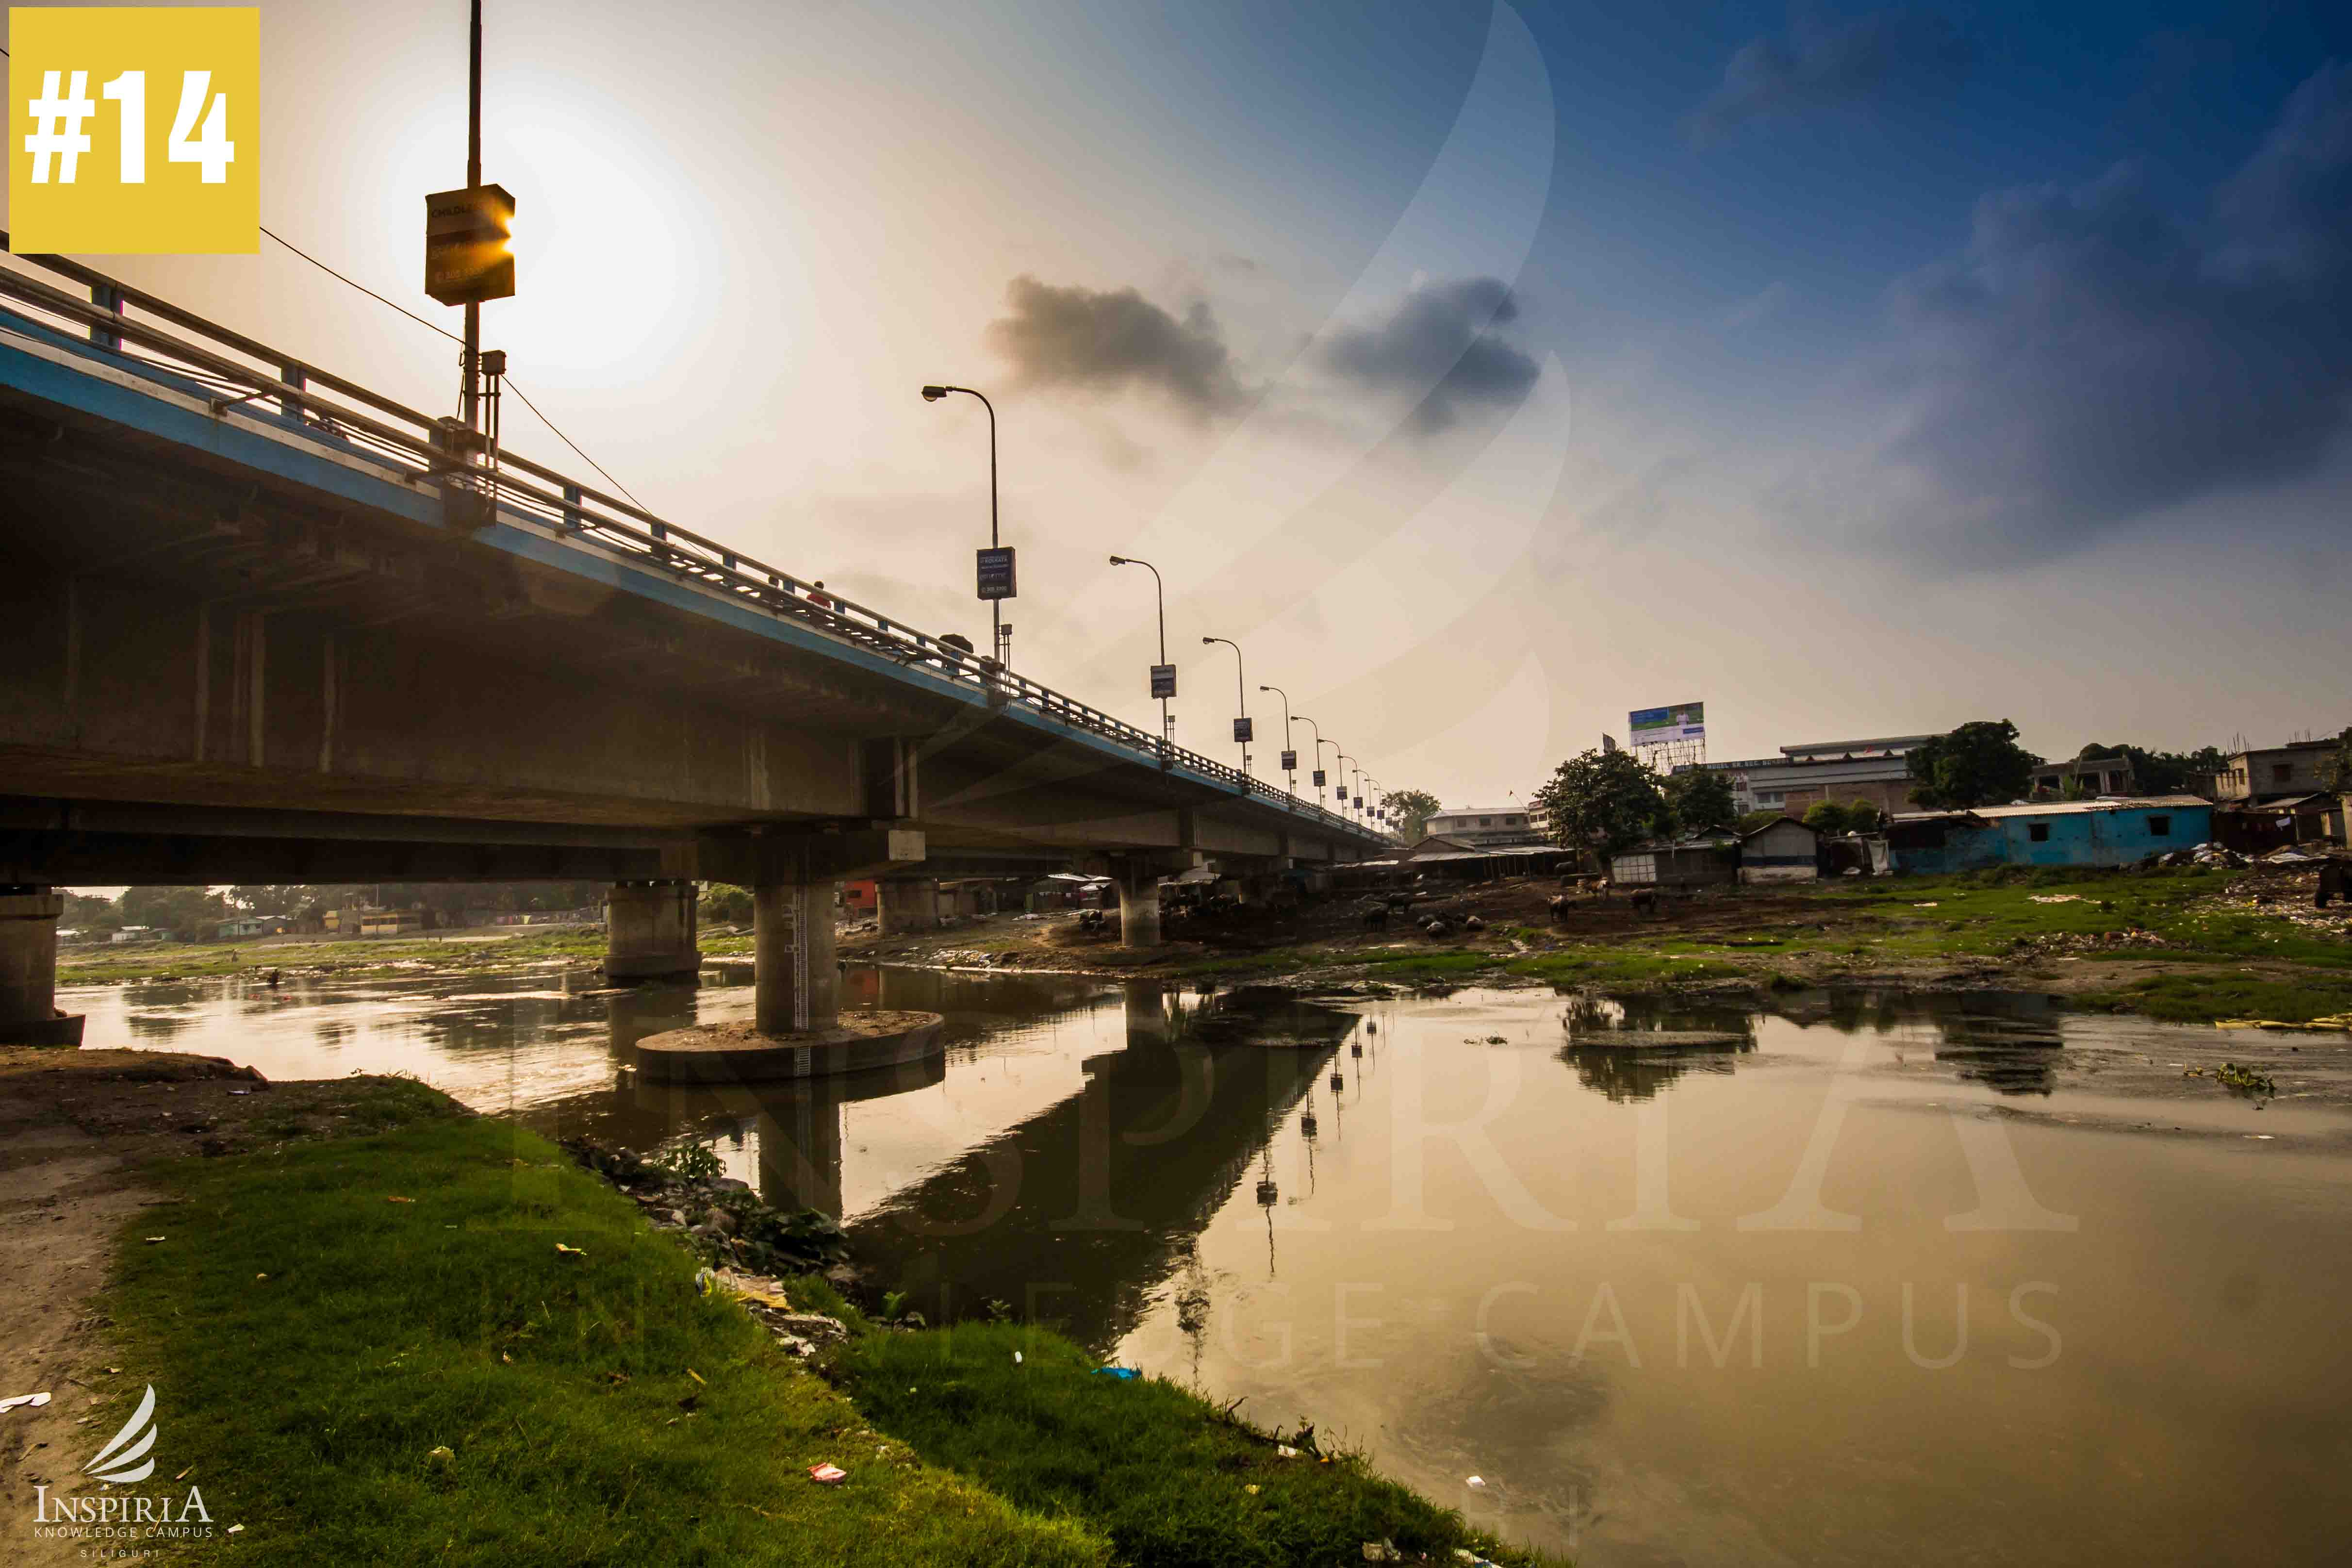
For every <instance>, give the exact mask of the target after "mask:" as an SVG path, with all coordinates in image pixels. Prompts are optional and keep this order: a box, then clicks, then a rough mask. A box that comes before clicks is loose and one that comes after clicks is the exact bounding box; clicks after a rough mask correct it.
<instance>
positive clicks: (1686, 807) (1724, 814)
mask: <svg viewBox="0 0 2352 1568" xmlns="http://www.w3.org/2000/svg"><path fill="white" fill-rule="evenodd" d="M1666 804H1667V805H1669V806H1671V807H1672V808H1673V809H1674V814H1675V826H1676V827H1678V828H1680V829H1681V830H1682V831H1683V832H1685V833H1703V832H1706V831H1707V830H1708V829H1710V828H1718V827H1728V826H1731V825H1732V824H1733V823H1734V822H1736V821H1737V820H1738V817H1739V802H1738V800H1737V799H1735V798H1734V797H1733V795H1732V793H1731V775H1730V774H1729V773H1724V772H1723V771H1721V770H1720V769H1717V768H1689V769H1686V770H1685V771H1684V772H1682V773H1669V774H1667V775H1666Z"/></svg>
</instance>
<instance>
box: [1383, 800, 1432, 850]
mask: <svg viewBox="0 0 2352 1568" xmlns="http://www.w3.org/2000/svg"><path fill="white" fill-rule="evenodd" d="M1381 805H1382V806H1384V807H1386V808H1387V809H1388V810H1390V811H1393V812H1395V813H1396V814H1397V831H1398V832H1399V833H1401V834H1402V835H1404V841H1405V842H1406V843H1408V844H1411V843H1412V842H1414V841H1415V840H1417V839H1419V838H1420V837H1422V836H1423V834H1425V833H1427V832H1428V831H1429V819H1430V818H1431V817H1433V816H1436V815H1437V814H1438V812H1439V810H1440V809H1442V808H1441V806H1440V805H1439V804H1438V799H1437V797H1436V796H1435V795H1432V794H1430V793H1429V792H1428V791H1427V790H1425V789H1392V790H1390V791H1389V792H1388V793H1387V794H1385V795H1381Z"/></svg>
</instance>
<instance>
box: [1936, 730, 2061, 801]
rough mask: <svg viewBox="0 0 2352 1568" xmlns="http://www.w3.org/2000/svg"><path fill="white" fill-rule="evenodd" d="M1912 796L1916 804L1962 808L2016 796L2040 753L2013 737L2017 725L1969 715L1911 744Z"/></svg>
mask: <svg viewBox="0 0 2352 1568" xmlns="http://www.w3.org/2000/svg"><path fill="white" fill-rule="evenodd" d="M1908 762H1909V763H1910V768H1911V776H1912V777H1913V778H1914V779H1916V780H1917V781H1918V785H1917V787H1916V788H1915V789H1913V790H1912V792H1911V798H1912V799H1913V800H1915V801H1916V802H1918V803H1919V804H1920V805H1927V806H1937V807H1941V808H1943V809H1946V810H1965V809H1967V808H1968V807H1969V806H1972V805H1999V804H2001V803H2003V802H2006V801H2012V800H2017V799H2020V798H2021V797H2022V796H2023V795H2025V793H2026V791H2027V790H2028V789H2030V788H2031V787H2032V784H2033V770H2034V769H2035V768H2037V767H2039V766H2041V765H2042V759H2041V758H2040V757H2037V756H2035V755H2034V754H2033V753H2032V752H2029V751H2027V750H2026V749H2025V748H2024V747H2022V746H2021V745H2019V744H2018V743H2017V726H2016V725H2014V724H2012V723H2011V722H2010V721H2008V720H2006V719H2003V720H2000V721H1998V722H1996V721H1992V720H1990V719H1978V720H1973V721H1970V722H1969V723H1966V724H1963V725H1961V726H1960V727H1959V728H1958V729H1957V730H1954V731H1952V732H1951V733H1950V734H1948V735H1938V736H1937V737H1936V738H1935V739H1934V740H1932V741H1927V742H1922V743H1921V744H1919V745H1916V746H1914V747H1912V748H1911V751H1910V754H1909V757H1908Z"/></svg>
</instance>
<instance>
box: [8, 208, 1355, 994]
mask: <svg viewBox="0 0 2352 1568" xmlns="http://www.w3.org/2000/svg"><path fill="white" fill-rule="evenodd" d="M0 245H5V235H0ZM0 616H5V624H6V625H7V626H9V627H10V628H11V636H10V637H9V639H8V645H7V648H6V651H5V660H0V1027H5V1028H6V1029H11V1030H19V1031H21V1030H23V1029H25V1028H27V1027H30V1026H35V1025H37V1024H39V1023H40V1022H42V1021H46V1020H47V1019H49V1018H50V1017H51V1016H53V1011H54V1009H53V1005H52V1001H51V996H50V989H51V987H50V976H51V975H52V974H53V973H54V951H55V935H54V931H55V921H56V916H57V908H58V902H59V900H58V898H57V897H56V896H55V895H54V894H53V892H52V890H51V889H53V888H55V887H58V886H68V885H74V884H82V883H113V882H138V883H172V882H182V883H215V882H288V883H300V882H353V881H455V880H467V879H478V880H510V879H532V878H549V879H592V878H599V879H607V880H609V881H610V882H612V883H613V884H614V897H613V901H612V905H611V944H612V952H611V963H612V967H613V969H614V973H616V974H620V975H623V976H628V975H632V974H649V973H664V972H675V971H677V970H681V969H687V968H691V967H692V966H693V964H694V963H695V953H694V928H693V892H692V882H693V880H694V879H712V880H723V881H730V882H737V883H741V884H745V885H748V886H750V887H751V888H752V889H754V893H755V907H756V910H757V921H758V933H759V934H758V942H757V945H758V953H759V979H758V988H759V998H760V999H759V1018H760V1022H761V1026H762V1027H776V1028H782V1027H790V1026H799V1027H809V1026H814V1025H820V1024H822V1023H824V1022H828V1021H830V1019H831V1018H832V1016H834V1014H835V1011H836V1008H837V1002H836V1000H835V993H834V980H833V975H834V973H835V965H834V963H833V962H832V942H833V923H832V918H831V910H832V905H833V901H834V900H833V890H834V889H835V886H837V884H838V882H839V881H840V880H841V879H843V878H845V877H849V876H856V875H877V874H891V875H896V876H901V877H907V876H938V875H943V874H959V873H967V874H968V873H975V872H986V871H1006V872H1019V871H1025V870H1033V869H1034V870H1041V871H1042V870H1045V869H1049V868H1054V867H1056V866H1062V865H1068V864H1072V863H1078V864H1086V865H1091V866H1095V867H1099V868H1103V869H1106V870H1108V871H1110V872H1112V873H1113V874H1114V875H1116V876H1117V877H1118V880H1119V886H1120V889H1121V911H1122V928H1123V931H1124V932H1125V936H1126V940H1127V941H1128V942H1130V943H1136V944H1148V943H1150V942H1156V941H1157V940H1158V936H1159V931H1158V924H1159V918H1158V917H1159V906H1158V901H1157V894H1156V891H1155V887H1154V884H1155V882H1156V879H1158V878H1159V877H1160V876H1161V875H1164V874H1165V873H1166V872H1168V871H1169V870H1171V869H1176V868H1182V867H1185V866H1190V865H1193V864H1197V863H1200V862H1201V861H1202V860H1204V859H1205V860H1208V861H1212V862H1214V863H1218V864H1220V865H1221V866H1224V867H1228V868H1239V869H1243V870H1249V869H1257V870H1267V869H1272V868H1278V867H1282V866H1287V865H1296V864H1312V863H1316V862H1320V861H1328V860H1334V859H1348V858H1358V857H1360V855H1362V854H1363V853H1365V852H1367V851H1369V850H1370V849H1372V848H1374V847H1377V846H1378V845H1379V844H1381V842H1382V841H1383V837H1384V836H1383V835H1382V834H1381V832H1380V831H1379V830H1377V829H1375V828H1373V827H1370V826H1367V825H1365V824H1362V823H1360V822H1357V821H1353V820H1350V819H1349V818H1348V817H1345V816H1337V815H1334V814H1332V813H1330V812H1328V811H1324V810H1322V809H1320V808H1318V806H1316V805H1313V804H1312V803H1308V802H1305V801H1301V800H1299V799H1297V798H1295V797H1293V796H1290V795H1286V794H1285V793H1284V792H1282V791H1281V790H1280V789H1279V788H1277V787H1275V786H1273V785H1269V784H1265V783H1262V782H1259V781H1257V780H1255V779H1251V778H1247V777H1245V776H1244V775H1243V774H1241V773H1237V772H1235V771H1234V770H1233V769H1231V768H1229V767H1227V766H1225V765H1224V764H1223V763H1217V762H1214V761H1213V760H1212V759H1210V758H1207V757H1203V756H1201V755H1198V754H1196V753H1193V752H1187V751H1183V750H1181V749H1178V748H1174V747H1171V746H1169V745H1168V744H1167V743H1166V742H1165V740H1164V738H1162V737H1160V736H1155V735H1152V734H1150V733H1149V732H1147V731H1142V730H1139V729H1138V728H1136V727H1135V726H1133V725H1130V724H1128V723H1126V722H1124V721H1120V720H1118V719H1115V718H1113V717H1112V716H1111V715H1109V714H1107V713H1104V712H1101V711H1099V710H1096V709H1094V708H1091V707H1089V706H1087V705H1086V704H1084V703H1081V702H1078V701H1076V700H1073V699H1071V698H1068V697H1066V696H1064V695H1062V694H1061V693H1059V692H1056V691H1054V690H1052V689H1049V688H1046V687H1045V686H1043V685H1040V684H1038V683H1037V682H1035V681H1033V680H1031V679H1027V678H1026V677H1024V676H1022V675H1018V674H1016V673H1014V672H1013V671H1011V670H1008V669H1005V668H1002V667H1001V666H999V665H998V664H997V663H996V662H995V661H994V660H992V659H991V658H985V657H981V656H978V655H976V654H975V653H973V652H972V651H971V649H970V648H969V647H962V646H959V645H958V644H952V643H949V642H945V641H943V640H941V638H940V637H938V636H934V635H930V634H927V633H923V632H920V631H918V630H916V629H915V628H913V627H910V626H906V625H904V624H902V623H900V622H898V621H897V620H895V619H893V618H892V617H890V616H887V615H885V614H883V613H881V612H878V611H875V610H871V609H868V608H866V607H865V606H863V605H855V604H851V603H848V602H846V601H845V600H843V599H842V598H841V597H840V596H839V595H834V594H831V593H830V592H824V593H820V592H819V591H818V590H816V588H815V587H814V584H808V583H804V582H803V581H802V580H800V579H798V578H796V577H794V576H793V575H792V574H789V573H786V572H783V571H782V570H780V569H778V568H775V567H772V566H770V565H768V564H766V563H761V562H759V561H756V560H754V559H752V558H751V557H750V556H748V555H745V554H742V553H741V552H738V551H734V550H730V549H729V548H727V547H726V546H723V545H721V544H719V543H717V542H714V541H712V540H709V539H707V538H705V537H703V536H701V535H699V534H698V533H695V532H693V531H688V530H686V529H683V528H680V527H678V526H677V525H675V524H673V523H669V522H667V521H664V520H662V519H660V518H657V517H656V516H654V515H653V514H651V513H649V512H646V511H644V510H640V509H638V508H636V507H635V506H632V505H630V504H628V503H627V502H625V501H624V500H619V499H616V498H614V497H612V496H609V495H605V494H604V493H602V492H600V491H598V490H596V489H593V488H592V487H589V486H586V485H583V484H580V483H578V482H576V481H573V480H571V479H566V478H564V477H563V476H562V475H561V474H559V473H556V472H554V471H553V470H551V469H547V468H541V467H539V466H538V465H536V464H533V463H530V462H528V461H526V460H524V459H521V458H517V457H516V456H514V455H513V454H512V453H509V452H505V451H502V450H496V449H491V448H489V447H488V443H486V442H484V441H483V440H482V439H481V438H480V437H477V436H476V435H475V434H474V433H473V432H471V431H468V430H467V429H465V428H464V427H462V426H458V425H457V424H456V422H455V421H451V420H436V419H435V418H433V417H431V416H427V415H425V414H422V413H419V412H417V411H416V410H414V409H411V408H407V407H404V406H403V405H399V404H398V403H395V402H394V401H392V400H390V399H388V398H385V397H383V396H380V395H376V394H374V393H373V392H371V391H369V390H367V389H366V388H365V387H363V386H362V385H360V384H357V383H355V382H352V381H348V380H345V379H343V378H341V377H339V376H335V375H332V374H328V373H326V372H323V371H320V370H319V369H317V368H315V367H312V366H310V365H307V364H304V363H300V362H299V361H298V360H296V359H294V358H293V357H291V356H289V355H286V354H283V353H278V351H275V350H272V349H270V348H268V346H266V345H264V344H262V343H259V342H255V341H253V340H251V339H249V338H246V337H244V336H242V335H241V334H238V333H236V332H233V331H228V330H226V329H225V328H222V327H219V326H216V325H215V324H213V323H211V322H208V321H204V320H203V319H202V318H200V317H198V316H195V315H194V314H193V313H192V312H189V311H186V310H181V309H179V308H177V307H175V306H173V305H172V304H171V303H170V302H168V301H166V300H160V299H156V298H154V297H152V296H149V295H146V294H143V293H142V292H140V291H138V290H136V289H130V288H127V287H125V286H123V285H121V283H119V282H117V281H116V280H115V279H110V278H109V277H106V276H104V275H102V274H100V273H97V272H94V271H91V270H90V269H89V268H84V267H81V266H79V265H78V264H76V263H73V262H70V261H66V260H63V259H61V258H46V257H34V258H18V257H9V258H5V261H0Z"/></svg>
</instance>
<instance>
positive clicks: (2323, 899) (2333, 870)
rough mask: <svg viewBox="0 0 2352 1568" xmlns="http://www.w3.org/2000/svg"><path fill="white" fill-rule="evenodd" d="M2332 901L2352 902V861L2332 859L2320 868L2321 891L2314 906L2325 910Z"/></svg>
mask: <svg viewBox="0 0 2352 1568" xmlns="http://www.w3.org/2000/svg"><path fill="white" fill-rule="evenodd" d="M2331 902H2332V903H2338V904H2343V903H2352V861H2344V860H2330V861H2328V862H2327V864H2326V865H2325V866H2322V867H2321V868H2319V891H2318V893H2317V894H2316V895H2315V897H2314V898H2313V900H2312V907H2313V908H2315V909H2322V910H2324V909H2326V907H2327V906H2328V905H2329V904H2330V903H2331Z"/></svg>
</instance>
